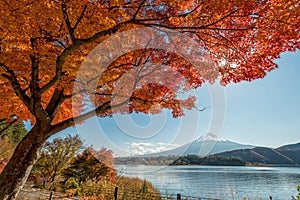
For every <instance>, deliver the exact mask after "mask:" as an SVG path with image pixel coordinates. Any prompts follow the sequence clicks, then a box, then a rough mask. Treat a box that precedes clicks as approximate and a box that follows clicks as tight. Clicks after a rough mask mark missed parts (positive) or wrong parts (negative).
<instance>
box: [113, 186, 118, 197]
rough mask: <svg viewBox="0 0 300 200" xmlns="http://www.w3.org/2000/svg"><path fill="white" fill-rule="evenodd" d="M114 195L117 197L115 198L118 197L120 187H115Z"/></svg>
mask: <svg viewBox="0 0 300 200" xmlns="http://www.w3.org/2000/svg"><path fill="white" fill-rule="evenodd" d="M114 197H115V200H117V199H118V187H116V188H115V193H114Z"/></svg>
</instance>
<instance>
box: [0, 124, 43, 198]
mask: <svg viewBox="0 0 300 200" xmlns="http://www.w3.org/2000/svg"><path fill="white" fill-rule="evenodd" d="M43 131H45V129H44V128H41V126H38V125H35V126H34V127H33V128H32V129H31V130H30V131H29V132H28V134H27V135H26V136H25V137H24V138H23V140H22V141H21V142H20V143H19V144H18V146H17V147H16V149H15V151H14V154H13V156H12V157H11V159H10V161H9V163H8V164H7V166H6V167H5V169H4V171H3V172H2V173H1V174H0V200H14V199H16V197H17V195H18V194H19V192H20V190H21V188H22V187H23V186H24V184H25V183H26V180H27V178H28V176H29V174H30V171H31V169H32V167H33V165H34V164H35V162H36V161H37V160H38V159H39V156H40V151H41V148H42V146H43V144H44V143H45V141H46V139H47V138H44V137H43Z"/></svg>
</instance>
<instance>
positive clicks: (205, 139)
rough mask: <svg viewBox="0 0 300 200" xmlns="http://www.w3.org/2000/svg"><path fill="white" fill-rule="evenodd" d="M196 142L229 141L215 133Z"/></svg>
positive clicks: (203, 136) (208, 134)
mask: <svg viewBox="0 0 300 200" xmlns="http://www.w3.org/2000/svg"><path fill="white" fill-rule="evenodd" d="M196 141H197V142H204V141H214V142H226V141H227V140H226V139H224V138H221V137H219V136H217V135H215V134H213V133H206V134H205V135H202V136H201V137H199V138H198V139H197V140H196Z"/></svg>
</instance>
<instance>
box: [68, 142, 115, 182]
mask: <svg viewBox="0 0 300 200" xmlns="http://www.w3.org/2000/svg"><path fill="white" fill-rule="evenodd" d="M91 151H92V152H93V153H91ZM95 153H97V155H100V154H101V155H103V156H105V157H107V156H110V157H111V156H112V155H111V151H107V150H106V149H100V150H99V151H96V150H94V149H93V148H91V147H90V148H87V149H85V150H84V151H83V152H82V153H81V154H78V155H77V156H76V158H75V159H74V160H73V161H72V162H71V165H70V166H69V167H68V168H67V169H66V170H65V171H64V172H63V176H64V177H65V178H67V179H68V178H75V179H76V181H77V182H78V183H79V184H81V183H83V182H86V181H89V180H91V181H99V180H102V179H104V180H105V179H107V180H112V181H114V178H115V176H116V175H117V173H116V170H115V169H114V168H113V166H109V165H106V164H105V163H104V162H102V161H100V160H98V158H96V157H95V156H94V155H96V154H95ZM108 160H109V159H108Z"/></svg>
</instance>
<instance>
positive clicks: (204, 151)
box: [140, 133, 255, 157]
mask: <svg viewBox="0 0 300 200" xmlns="http://www.w3.org/2000/svg"><path fill="white" fill-rule="evenodd" d="M254 147H255V146H253V145H244V144H239V143H236V142H232V141H229V140H226V139H224V138H221V137H219V136H216V135H214V134H212V133H207V134H205V135H203V136H201V137H200V138H198V139H196V140H194V141H193V142H190V143H187V144H185V145H182V146H180V147H177V148H175V149H171V150H168V151H162V152H158V153H152V154H146V155H140V157H158V156H185V155H199V156H207V155H213V154H216V153H221V152H225V151H232V150H237V149H251V148H254Z"/></svg>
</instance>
